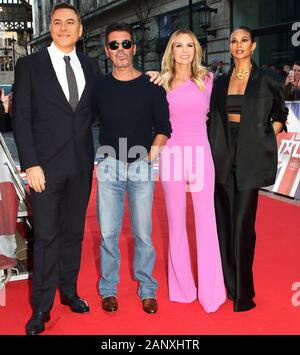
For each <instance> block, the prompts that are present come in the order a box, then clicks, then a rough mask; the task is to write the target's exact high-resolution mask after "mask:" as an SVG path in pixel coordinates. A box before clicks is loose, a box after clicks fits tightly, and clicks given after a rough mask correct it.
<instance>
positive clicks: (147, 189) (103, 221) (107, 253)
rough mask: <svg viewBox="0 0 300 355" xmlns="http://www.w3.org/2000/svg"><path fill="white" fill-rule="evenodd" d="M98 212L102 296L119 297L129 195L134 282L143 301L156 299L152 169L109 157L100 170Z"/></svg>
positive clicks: (143, 161)
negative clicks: (122, 233)
mask: <svg viewBox="0 0 300 355" xmlns="http://www.w3.org/2000/svg"><path fill="white" fill-rule="evenodd" d="M97 179H98V193H97V209H98V219H99V223H100V230H101V246H100V260H101V262H100V267H101V274H102V276H101V279H100V282H99V293H100V295H101V296H102V297H103V298H104V297H108V296H116V295H117V286H118V283H119V269H120V249H119V233H120V230H121V226H122V220H123V214H124V203H125V195H126V192H127V193H128V203H129V212H130V220H131V229H132V233H133V237H134V278H135V279H136V280H137V281H139V289H138V294H139V296H140V297H141V299H145V298H155V291H156V289H157V285H158V284H157V281H156V280H155V279H154V278H153V277H152V271H153V266H154V261H155V251H154V248H153V243H152V238H151V234H152V202H153V191H154V177H153V168H152V165H151V164H150V163H149V162H148V161H145V160H140V161H138V162H133V163H124V162H122V161H119V160H116V159H113V158H111V157H107V158H105V159H101V160H100V161H99V164H98V166H97Z"/></svg>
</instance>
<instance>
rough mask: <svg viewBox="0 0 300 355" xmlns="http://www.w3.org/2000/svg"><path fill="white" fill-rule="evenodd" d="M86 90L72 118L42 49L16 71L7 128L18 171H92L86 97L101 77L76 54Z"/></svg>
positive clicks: (94, 65) (89, 109)
mask: <svg viewBox="0 0 300 355" xmlns="http://www.w3.org/2000/svg"><path fill="white" fill-rule="evenodd" d="M77 56H78V58H79V60H80V62H81V65H82V69H83V72H84V75H85V80H86V85H85V89H84V91H83V93H82V96H81V98H80V101H79V103H78V105H77V108H76V110H75V112H73V110H72V108H71V106H70V104H69V102H68V101H67V99H66V97H65V95H64V92H63V90H62V88H61V86H60V84H59V81H58V79H57V77H56V73H55V70H54V68H53V66H52V62H51V58H50V55H49V53H48V50H47V48H44V49H42V50H40V51H39V52H37V53H34V54H31V55H29V56H27V57H24V58H20V59H19V60H18V62H17V65H16V72H15V83H14V96H13V108H12V126H13V132H14V135H15V139H16V144H17V148H18V152H19V158H20V164H21V168H22V170H25V169H26V168H29V167H32V166H36V165H40V166H41V167H42V168H43V169H44V170H45V171H46V172H47V173H48V174H51V175H61V174H64V173H65V172H67V171H70V168H71V164H73V163H74V159H76V160H77V161H78V162H79V164H78V166H79V167H80V168H81V170H90V169H92V168H93V161H94V148H93V138H92V132H91V123H92V120H93V112H92V104H91V91H92V86H93V82H94V79H95V78H96V77H97V76H98V75H100V74H101V71H100V68H99V66H98V63H97V61H96V60H93V59H91V58H89V57H88V56H86V55H85V54H82V53H78V52H77Z"/></svg>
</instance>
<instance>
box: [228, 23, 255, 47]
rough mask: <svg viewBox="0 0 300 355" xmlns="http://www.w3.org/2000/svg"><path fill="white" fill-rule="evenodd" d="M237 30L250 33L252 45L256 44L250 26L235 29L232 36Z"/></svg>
mask: <svg viewBox="0 0 300 355" xmlns="http://www.w3.org/2000/svg"><path fill="white" fill-rule="evenodd" d="M236 30H243V31H246V32H248V33H249V35H250V38H251V42H252V43H254V42H255V38H254V34H253V30H252V29H251V28H250V27H248V26H239V27H237V28H235V29H234V30H233V31H232V32H231V34H233V32H235V31H236Z"/></svg>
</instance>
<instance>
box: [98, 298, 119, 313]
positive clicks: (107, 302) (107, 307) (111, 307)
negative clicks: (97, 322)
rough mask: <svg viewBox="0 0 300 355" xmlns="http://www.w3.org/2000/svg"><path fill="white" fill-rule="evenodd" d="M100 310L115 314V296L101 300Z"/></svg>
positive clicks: (116, 307) (116, 308) (116, 302)
mask: <svg viewBox="0 0 300 355" xmlns="http://www.w3.org/2000/svg"><path fill="white" fill-rule="evenodd" d="M102 309H103V310H104V311H106V312H115V311H117V310H118V301H117V298H116V297H115V296H109V297H105V298H102Z"/></svg>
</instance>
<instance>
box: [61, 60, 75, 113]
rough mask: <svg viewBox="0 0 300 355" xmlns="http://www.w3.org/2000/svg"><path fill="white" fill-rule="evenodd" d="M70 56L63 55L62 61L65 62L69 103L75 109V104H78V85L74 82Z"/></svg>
mask: <svg viewBox="0 0 300 355" xmlns="http://www.w3.org/2000/svg"><path fill="white" fill-rule="evenodd" d="M70 59H71V58H70V57H69V56H67V55H65V56H64V61H65V62H66V74H67V81H68V86H69V95H70V98H69V103H70V105H71V107H72V109H73V111H75V109H76V106H77V104H78V87H77V82H76V77H75V74H74V71H73V69H72V67H71V64H70Z"/></svg>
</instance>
